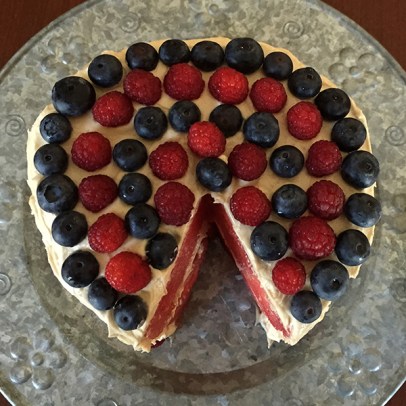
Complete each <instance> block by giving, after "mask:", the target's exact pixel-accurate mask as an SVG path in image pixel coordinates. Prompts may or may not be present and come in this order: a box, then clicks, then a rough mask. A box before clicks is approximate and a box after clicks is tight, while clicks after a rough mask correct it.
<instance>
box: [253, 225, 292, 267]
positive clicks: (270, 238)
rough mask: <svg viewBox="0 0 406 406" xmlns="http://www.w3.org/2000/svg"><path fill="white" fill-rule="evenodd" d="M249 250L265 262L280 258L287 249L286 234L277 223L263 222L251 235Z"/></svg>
mask: <svg viewBox="0 0 406 406" xmlns="http://www.w3.org/2000/svg"><path fill="white" fill-rule="evenodd" d="M251 249H252V251H253V252H254V254H255V255H257V256H258V257H259V258H261V259H263V260H265V261H276V260H277V259H280V258H282V257H283V256H284V255H285V253H286V251H287V249H288V233H287V231H286V230H285V229H284V228H283V227H282V226H281V225H280V224H278V223H275V222H274V221H265V222H264V223H262V224H260V225H259V226H257V227H255V229H254V231H253V232H252V234H251Z"/></svg>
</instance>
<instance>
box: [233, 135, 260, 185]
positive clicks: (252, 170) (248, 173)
mask: <svg viewBox="0 0 406 406" xmlns="http://www.w3.org/2000/svg"><path fill="white" fill-rule="evenodd" d="M228 166H229V168H230V171H231V173H232V174H233V175H234V176H236V177H237V178H239V179H242V180H254V179H257V178H259V177H260V176H261V175H262V174H263V173H264V171H265V169H266V166H267V162H266V155H265V151H264V150H263V149H262V148H260V147H258V146H257V145H254V144H250V143H248V142H247V143H243V144H239V145H236V146H235V147H234V149H233V150H232V151H231V154H230V156H229V157H228Z"/></svg>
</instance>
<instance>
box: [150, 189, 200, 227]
mask: <svg viewBox="0 0 406 406" xmlns="http://www.w3.org/2000/svg"><path fill="white" fill-rule="evenodd" d="M154 201H155V207H156V209H157V211H158V214H159V217H160V218H161V220H162V222H164V223H165V224H169V225H173V226H181V225H182V224H185V223H187V222H188V221H189V218H190V215H191V214H192V210H193V203H194V201H195V196H194V194H193V193H192V192H191V191H190V189H189V188H188V187H186V186H185V185H182V184H181V183H178V182H168V183H165V184H164V185H162V186H160V187H159V188H158V190H157V191H156V193H155V196H154Z"/></svg>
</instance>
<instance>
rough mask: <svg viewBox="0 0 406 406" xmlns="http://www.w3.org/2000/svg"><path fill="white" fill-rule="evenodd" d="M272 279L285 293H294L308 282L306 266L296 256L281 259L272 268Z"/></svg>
mask: <svg viewBox="0 0 406 406" xmlns="http://www.w3.org/2000/svg"><path fill="white" fill-rule="evenodd" d="M272 281H273V283H274V284H275V286H276V287H277V289H278V290H279V291H280V292H281V293H283V294H284V295H294V294H295V293H297V292H299V291H300V290H301V289H303V286H304V284H305V282H306V271H305V267H304V266H303V264H302V263H301V262H299V261H298V260H297V259H295V258H292V257H287V258H284V259H281V260H279V261H278V262H277V263H276V265H275V267H274V268H273V269H272Z"/></svg>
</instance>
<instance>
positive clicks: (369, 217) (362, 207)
mask: <svg viewBox="0 0 406 406" xmlns="http://www.w3.org/2000/svg"><path fill="white" fill-rule="evenodd" d="M344 213H345V215H346V217H347V218H348V220H350V221H351V223H353V224H355V225H357V226H360V227H372V226H374V225H375V224H377V223H378V221H379V220H380V219H381V215H382V208H381V204H380V203H379V201H378V200H376V199H375V197H373V196H371V195H369V194H367V193H354V194H353V195H351V196H350V197H349V198H348V200H347V201H346V202H345V205H344Z"/></svg>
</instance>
